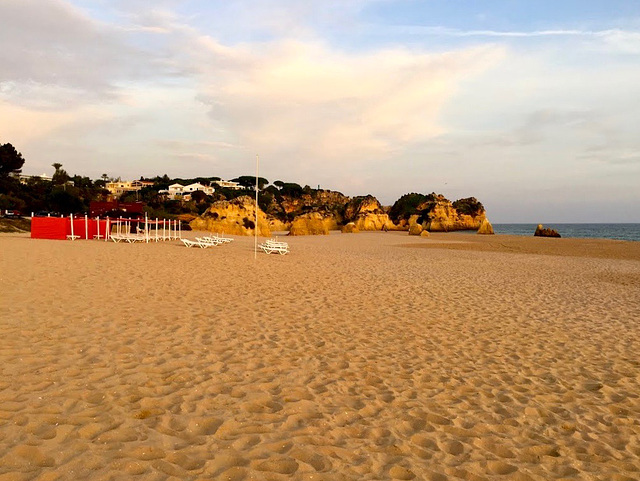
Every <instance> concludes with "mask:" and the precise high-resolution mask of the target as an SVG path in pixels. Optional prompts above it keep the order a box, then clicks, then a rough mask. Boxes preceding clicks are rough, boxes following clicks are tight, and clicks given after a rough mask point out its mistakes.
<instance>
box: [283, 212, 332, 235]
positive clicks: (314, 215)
mask: <svg viewBox="0 0 640 481" xmlns="http://www.w3.org/2000/svg"><path fill="white" fill-rule="evenodd" d="M334 222H335V221H334V220H333V219H332V218H325V217H323V215H322V214H320V213H319V212H311V213H309V214H303V215H299V216H298V217H296V218H295V219H293V222H292V223H291V229H290V230H289V235H328V234H329V227H330V226H332V225H333V223H334Z"/></svg>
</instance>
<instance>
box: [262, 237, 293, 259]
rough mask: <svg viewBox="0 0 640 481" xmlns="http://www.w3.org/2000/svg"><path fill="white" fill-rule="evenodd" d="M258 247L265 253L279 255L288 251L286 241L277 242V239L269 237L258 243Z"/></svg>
mask: <svg viewBox="0 0 640 481" xmlns="http://www.w3.org/2000/svg"><path fill="white" fill-rule="evenodd" d="M259 247H260V249H262V251H263V252H264V253H265V254H280V255H285V254H288V253H289V252H290V251H289V244H287V243H286V242H279V241H277V240H274V239H269V240H266V241H264V242H263V243H262V244H260V246H259Z"/></svg>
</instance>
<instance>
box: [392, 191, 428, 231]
mask: <svg viewBox="0 0 640 481" xmlns="http://www.w3.org/2000/svg"><path fill="white" fill-rule="evenodd" d="M426 200H427V196H426V195H423V194H418V193H415V192H412V193H411V194H405V195H403V196H402V197H400V198H399V199H398V200H396V202H395V204H393V206H392V207H391V210H390V211H389V218H390V219H391V220H392V221H393V222H395V223H398V221H400V220H408V219H409V217H411V216H412V215H415V214H419V212H418V210H417V208H418V206H419V205H420V204H422V203H423V202H424V201H426Z"/></svg>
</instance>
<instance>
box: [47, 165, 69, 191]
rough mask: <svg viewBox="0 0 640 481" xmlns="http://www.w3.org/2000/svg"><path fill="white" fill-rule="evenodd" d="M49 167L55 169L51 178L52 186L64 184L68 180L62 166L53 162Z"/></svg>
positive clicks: (67, 175)
mask: <svg viewBox="0 0 640 481" xmlns="http://www.w3.org/2000/svg"><path fill="white" fill-rule="evenodd" d="M51 166H52V167H53V168H54V169H56V171H55V172H54V173H53V177H52V178H51V182H52V183H53V185H61V184H65V183H66V182H67V181H68V180H69V174H67V171H66V170H64V169H63V168H62V164H61V163H59V162H55V163H53V164H51Z"/></svg>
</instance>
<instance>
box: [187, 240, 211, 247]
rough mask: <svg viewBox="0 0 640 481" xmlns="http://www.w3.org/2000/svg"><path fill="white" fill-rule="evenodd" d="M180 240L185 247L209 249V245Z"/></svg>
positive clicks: (196, 241)
mask: <svg viewBox="0 0 640 481" xmlns="http://www.w3.org/2000/svg"><path fill="white" fill-rule="evenodd" d="M180 240H181V241H182V243H183V244H184V245H185V246H186V247H200V248H201V249H206V248H207V247H211V244H206V243H203V242H200V241H198V240H195V241H192V240H189V239H180Z"/></svg>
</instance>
